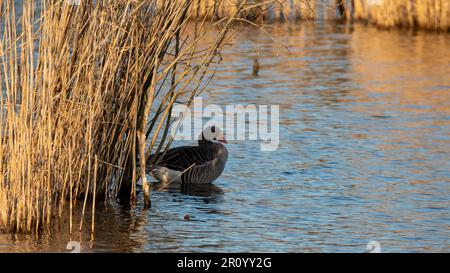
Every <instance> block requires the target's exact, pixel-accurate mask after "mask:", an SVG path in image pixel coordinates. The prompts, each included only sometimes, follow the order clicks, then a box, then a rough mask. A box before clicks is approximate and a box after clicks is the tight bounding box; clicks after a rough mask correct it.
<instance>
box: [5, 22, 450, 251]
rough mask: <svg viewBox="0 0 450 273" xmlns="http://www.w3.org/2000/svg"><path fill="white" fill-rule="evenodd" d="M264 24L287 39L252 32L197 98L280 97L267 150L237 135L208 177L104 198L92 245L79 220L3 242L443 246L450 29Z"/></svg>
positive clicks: (151, 247) (225, 247)
mask: <svg viewBox="0 0 450 273" xmlns="http://www.w3.org/2000/svg"><path fill="white" fill-rule="evenodd" d="M268 32H269V33H270V35H271V36H272V37H273V38H274V39H275V40H277V41H278V42H280V43H281V44H283V45H285V46H287V47H288V49H289V50H286V48H285V47H284V46H283V45H281V44H277V43H274V42H273V40H272V39H271V38H270V37H269V36H267V35H265V34H263V33H257V32H256V31H255V30H247V31H246V32H244V33H243V34H242V35H240V36H239V37H238V38H237V39H236V40H235V42H236V43H235V46H234V47H232V48H229V49H227V51H226V52H225V53H224V54H223V60H224V62H223V63H222V65H221V66H220V67H218V71H217V73H216V75H217V76H216V78H215V80H214V81H213V82H212V83H211V85H210V86H209V88H208V90H209V91H211V92H207V93H205V95H204V97H203V99H204V103H217V104H219V105H224V104H237V103H242V104H248V103H253V104H279V105H280V147H279V149H278V150H277V151H276V152H260V151H259V147H260V146H259V143H258V142H253V141H252V142H248V141H246V142H242V141H232V142H230V144H228V146H227V147H228V149H229V154H230V157H229V161H228V163H227V166H226V169H225V171H224V174H223V175H222V176H221V177H220V178H219V179H218V180H217V181H215V183H214V185H213V186H207V187H201V188H200V187H196V188H188V189H186V188H184V189H183V188H182V189H180V188H177V187H172V188H169V189H166V190H162V191H159V192H157V193H154V195H153V196H152V198H153V207H152V208H151V209H150V210H147V211H145V210H142V204H141V203H139V204H138V206H137V207H135V208H130V207H129V206H127V205H126V204H112V205H111V206H109V207H107V208H103V207H102V208H100V210H99V211H98V212H97V213H96V233H95V239H94V240H93V241H92V242H90V241H89V240H90V235H89V232H88V229H89V228H88V224H89V223H88V224H87V225H86V227H85V232H84V233H82V234H81V235H78V234H77V235H74V236H72V238H70V237H69V235H68V232H67V229H64V230H62V231H60V232H55V233H53V235H51V236H44V237H42V238H32V237H31V236H28V235H9V234H3V235H0V251H2V252H5V251H52V252H59V251H67V250H66V249H65V247H66V244H67V242H68V241H69V240H77V241H79V240H80V239H81V240H82V242H81V246H82V251H87V252H90V251H96V252H104V251H106V252H111V251H112V252H144V251H145V252H157V251H166V252H172V251H187V252H203V251H225V252H238V251H251V252H327V251H333V252H363V251H364V250H365V248H366V244H367V243H368V242H369V241H372V240H376V241H378V242H379V243H380V245H381V251H383V252H397V251H401V252H418V251H433V252H439V251H444V252H448V251H449V250H450V248H449V246H450V206H449V205H450V202H449V194H450V163H449V158H450V77H449V75H450V35H449V34H436V33H427V32H417V33H410V32H400V31H379V30H377V29H375V28H372V27H366V26H362V25H355V26H354V27H352V28H350V27H346V26H344V25H336V24H328V23H318V22H316V23H302V24H300V25H291V26H289V25H287V24H285V25H272V26H270V28H269V29H268ZM255 56H257V57H258V59H259V62H260V64H261V71H260V76H259V77H253V76H252V71H251V67H252V62H253V58H254V57H255ZM183 144H185V143H178V145H183ZM140 202H141V201H140ZM77 213H79V212H77ZM186 214H189V215H190V217H191V219H190V220H189V221H187V220H184V215H186ZM87 217H89V214H88V215H87ZM75 218H76V219H78V218H77V216H75ZM88 222H89V221H88ZM66 224H67V223H63V226H65V225H66ZM80 236H81V238H80Z"/></svg>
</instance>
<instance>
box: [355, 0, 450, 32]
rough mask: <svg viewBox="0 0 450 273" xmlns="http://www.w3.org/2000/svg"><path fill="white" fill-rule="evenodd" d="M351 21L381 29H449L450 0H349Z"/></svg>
mask: <svg viewBox="0 0 450 273" xmlns="http://www.w3.org/2000/svg"><path fill="white" fill-rule="evenodd" d="M352 2H353V7H352V8H353V14H354V19H356V20H364V21H368V22H370V23H374V24H376V25H378V26H380V27H384V28H391V27H408V28H421V29H430V30H440V31H449V30H450V0H389V1H387V0H352Z"/></svg>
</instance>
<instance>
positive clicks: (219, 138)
mask: <svg viewBox="0 0 450 273" xmlns="http://www.w3.org/2000/svg"><path fill="white" fill-rule="evenodd" d="M215 142H216V143H217V142H221V143H225V144H227V143H228V142H227V140H226V139H225V137H224V135H223V133H222V131H221V130H220V128H219V127H217V126H215V125H213V126H208V127H206V128H205V129H204V130H203V131H202V133H201V135H200V137H199V140H198V144H199V145H205V144H211V143H215Z"/></svg>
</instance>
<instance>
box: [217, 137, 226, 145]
mask: <svg viewBox="0 0 450 273" xmlns="http://www.w3.org/2000/svg"><path fill="white" fill-rule="evenodd" d="M219 141H220V142H222V143H225V144H228V141H227V140H226V139H225V138H223V139H221V140H219Z"/></svg>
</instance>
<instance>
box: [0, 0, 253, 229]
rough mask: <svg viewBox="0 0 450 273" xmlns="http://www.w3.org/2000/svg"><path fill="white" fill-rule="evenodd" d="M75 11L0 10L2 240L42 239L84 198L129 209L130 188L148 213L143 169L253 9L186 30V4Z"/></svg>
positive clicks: (52, 1) (52, 2)
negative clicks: (175, 113) (175, 112)
mask: <svg viewBox="0 0 450 273" xmlns="http://www.w3.org/2000/svg"><path fill="white" fill-rule="evenodd" d="M75 2H76V1H62V0H42V1H35V0H26V1H23V2H22V3H21V5H20V6H16V2H15V1H13V0H0V13H1V22H0V24H1V26H2V37H1V41H0V75H1V76H0V77H1V85H0V99H1V101H0V108H1V111H0V127H1V129H0V131H1V135H0V229H1V230H5V231H11V232H33V233H34V232H36V233H39V232H42V231H49V230H50V228H51V226H52V225H51V224H52V223H53V222H54V220H55V219H56V218H58V217H61V215H62V212H63V210H64V208H65V205H66V203H68V204H69V206H70V213H72V210H73V208H74V207H75V206H80V205H81V206H83V212H84V211H85V209H86V204H87V201H88V200H92V198H93V197H94V198H96V199H97V200H100V199H101V200H104V201H105V202H107V201H108V200H111V199H114V198H115V197H118V196H119V195H123V196H125V197H131V200H132V201H133V202H134V201H135V200H136V184H137V180H139V179H141V180H142V182H143V190H144V193H145V200H146V202H145V203H146V205H147V206H148V205H149V204H150V192H149V187H148V185H147V182H146V176H145V171H144V170H145V169H146V164H147V165H148V164H153V162H148V158H149V155H150V154H151V153H153V152H155V151H159V150H164V149H167V148H168V147H169V145H170V143H171V141H172V140H171V139H170V137H168V134H167V132H168V128H169V126H170V124H171V123H170V121H171V108H172V105H173V104H174V103H175V102H176V101H178V100H183V101H184V102H186V103H188V104H189V103H190V102H191V101H192V99H193V97H194V96H196V95H198V94H199V93H201V92H202V90H203V89H204V86H205V83H207V81H208V80H209V77H210V74H211V73H209V72H208V71H209V70H210V69H211V67H212V64H214V63H217V62H219V60H220V56H219V52H220V50H221V48H222V47H223V46H224V45H225V44H227V42H228V40H227V39H228V37H229V36H230V35H229V33H230V32H232V31H234V26H235V25H236V23H239V22H242V20H238V18H239V14H242V13H245V12H246V10H248V9H249V7H250V6H251V5H250V6H249V5H247V3H246V1H241V4H240V5H238V6H236V9H235V11H234V12H233V13H231V14H229V15H228V16H224V17H222V18H221V19H219V20H216V21H215V22H206V20H198V18H197V19H194V21H195V23H193V24H192V23H188V22H189V21H191V20H190V19H193V18H192V14H190V13H189V10H191V9H193V8H194V9H195V8H198V7H199V5H198V4H196V3H195V2H194V0H158V1H153V0H148V1H145V0H144V1H127V0H102V1H83V0H82V1H80V5H70V3H75ZM232 26H233V28H232ZM211 31H214V32H215V35H216V36H215V37H216V39H215V40H214V41H213V42H212V43H211V42H209V43H208V42H206V39H205V37H206V35H208V33H209V32H211ZM230 37H231V36H230ZM157 139H160V141H159V143H158V144H157V141H156V140H157ZM147 140H151V141H150V144H148V141H147ZM139 156H140V158H139ZM139 159H140V160H139ZM146 159H147V160H146ZM140 170H141V171H140ZM80 200H81V203H82V204H79V201H80ZM92 211H93V212H95V204H93V205H92ZM82 215H84V213H82ZM82 218H83V216H82ZM94 219H95V218H94V215H93V216H92V223H94ZM80 220H81V221H80V229H81V228H83V223H82V222H83V219H80ZM72 221H73V219H72V215H71V216H70V232H72V225H73V224H72ZM93 229H94V227H93V226H92V230H93Z"/></svg>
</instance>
